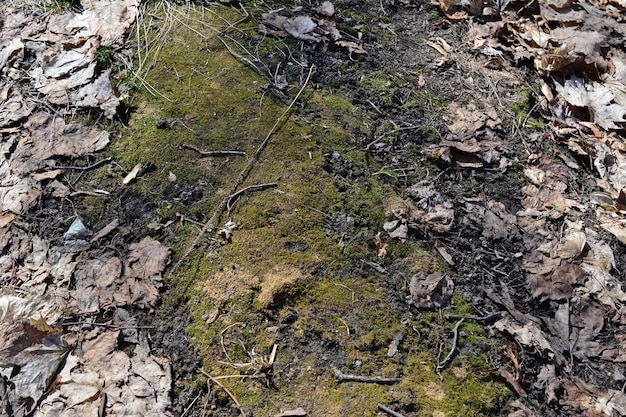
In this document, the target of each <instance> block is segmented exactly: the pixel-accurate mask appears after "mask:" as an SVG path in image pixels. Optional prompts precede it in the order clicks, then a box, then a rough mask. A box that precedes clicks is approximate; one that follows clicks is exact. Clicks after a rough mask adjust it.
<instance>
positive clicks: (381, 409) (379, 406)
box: [378, 404, 404, 417]
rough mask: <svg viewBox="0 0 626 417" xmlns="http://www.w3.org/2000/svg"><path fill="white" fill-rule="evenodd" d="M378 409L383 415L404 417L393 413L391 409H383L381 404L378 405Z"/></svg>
mask: <svg viewBox="0 0 626 417" xmlns="http://www.w3.org/2000/svg"><path fill="white" fill-rule="evenodd" d="M378 409H379V410H380V411H382V412H383V413H386V414H389V415H390V416H392V417H404V416H403V415H402V414H400V413H398V412H395V411H393V410H392V409H391V408H388V407H385V406H384V405H382V404H378Z"/></svg>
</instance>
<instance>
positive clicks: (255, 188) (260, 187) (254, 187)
mask: <svg viewBox="0 0 626 417" xmlns="http://www.w3.org/2000/svg"><path fill="white" fill-rule="evenodd" d="M272 187H278V184H277V183H275V182H268V183H265V184H255V185H249V186H247V187H246V188H242V189H241V190H239V191H237V192H236V193H234V194H231V196H230V197H229V199H228V203H226V210H228V211H230V210H231V209H232V208H233V206H232V203H233V202H236V201H237V200H238V199H239V197H241V196H242V195H243V194H245V193H247V192H249V191H260V190H265V189H267V188H272ZM233 200H234V201H233Z"/></svg>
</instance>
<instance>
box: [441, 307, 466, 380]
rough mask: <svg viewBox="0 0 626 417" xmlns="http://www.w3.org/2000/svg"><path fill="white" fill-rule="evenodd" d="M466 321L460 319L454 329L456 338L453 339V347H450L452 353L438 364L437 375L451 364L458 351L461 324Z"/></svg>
mask: <svg viewBox="0 0 626 417" xmlns="http://www.w3.org/2000/svg"><path fill="white" fill-rule="evenodd" d="M464 321H465V318H462V319H460V320H459V321H457V322H456V325H455V326H454V329H452V333H453V334H454V337H453V338H452V346H451V347H450V352H448V355H447V356H446V357H445V358H443V360H442V361H441V362H439V363H438V364H437V373H439V372H441V370H442V369H443V368H445V367H446V365H447V364H448V362H450V359H452V356H454V352H455V351H456V344H457V342H458V340H459V327H460V326H461V323H463V322H464Z"/></svg>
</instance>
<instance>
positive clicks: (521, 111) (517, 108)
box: [511, 89, 543, 130]
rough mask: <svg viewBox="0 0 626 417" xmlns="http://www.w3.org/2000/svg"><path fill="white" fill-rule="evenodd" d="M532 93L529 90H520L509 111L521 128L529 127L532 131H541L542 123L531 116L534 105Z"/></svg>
mask: <svg viewBox="0 0 626 417" xmlns="http://www.w3.org/2000/svg"><path fill="white" fill-rule="evenodd" d="M534 101H535V99H534V96H533V92H532V91H531V90H530V89H526V90H521V91H519V92H518V93H517V94H516V99H515V101H514V102H513V104H512V105H511V111H512V112H513V114H514V115H515V119H516V120H517V122H518V123H519V124H520V125H521V124H523V127H529V128H531V129H534V130H541V129H543V123H542V122H541V121H540V120H539V119H537V118H536V117H533V116H531V113H532V111H533V106H534V105H535V104H534Z"/></svg>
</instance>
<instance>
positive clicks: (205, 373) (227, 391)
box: [200, 369, 246, 417]
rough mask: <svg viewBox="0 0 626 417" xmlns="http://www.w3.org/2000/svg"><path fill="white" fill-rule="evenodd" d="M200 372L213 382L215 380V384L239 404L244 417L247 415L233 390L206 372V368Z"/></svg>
mask: <svg viewBox="0 0 626 417" xmlns="http://www.w3.org/2000/svg"><path fill="white" fill-rule="evenodd" d="M200 372H202V375H204V376H206V377H207V378H209V380H210V381H211V382H213V383H214V384H215V385H217V386H218V387H220V388H221V389H223V390H224V392H225V393H226V395H228V396H229V397H230V399H231V400H233V402H234V403H235V405H236V406H237V408H238V409H239V412H240V413H241V416H242V417H246V412H245V410H244V409H243V407H241V404H239V401H237V398H236V397H235V396H234V395H233V393H232V392H230V391H229V390H228V388H226V387H225V386H224V385H222V384H221V383H220V382H219V381H218V380H217V379H215V378H213V377H212V376H211V375H209V373H208V372H206V371H205V370H204V369H200Z"/></svg>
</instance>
